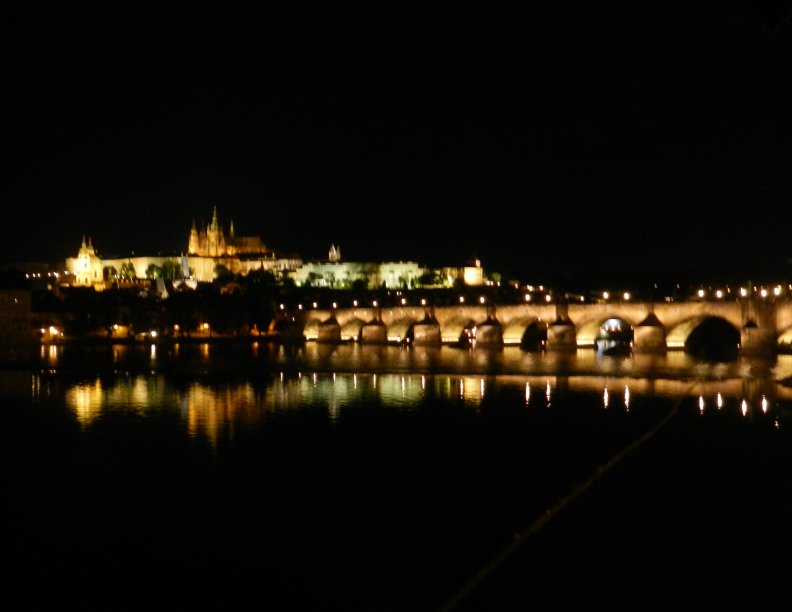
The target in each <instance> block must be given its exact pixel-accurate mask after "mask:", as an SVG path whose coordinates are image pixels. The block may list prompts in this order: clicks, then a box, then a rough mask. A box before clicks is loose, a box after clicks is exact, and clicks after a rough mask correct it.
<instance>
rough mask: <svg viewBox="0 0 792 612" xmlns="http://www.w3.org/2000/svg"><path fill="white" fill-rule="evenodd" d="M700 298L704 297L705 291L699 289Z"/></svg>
mask: <svg viewBox="0 0 792 612" xmlns="http://www.w3.org/2000/svg"><path fill="white" fill-rule="evenodd" d="M698 296H699V297H704V289H699V290H698Z"/></svg>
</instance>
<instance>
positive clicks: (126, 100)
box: [0, 1, 792, 282]
mask: <svg viewBox="0 0 792 612" xmlns="http://www.w3.org/2000/svg"><path fill="white" fill-rule="evenodd" d="M262 4H263V6H264V7H268V8H262V7H258V8H257V9H256V11H255V12H250V13H248V12H246V11H247V9H246V8H243V7H236V8H233V7H232V8H226V7H225V5H223V7H222V8H220V5H217V6H218V8H217V11H216V12H203V13H200V12H196V11H197V9H195V8H191V9H190V10H185V11H184V12H177V11H175V10H172V9H169V11H170V12H167V13H164V12H162V11H163V9H162V8H161V7H160V8H154V7H148V8H144V7H143V6H141V5H136V4H129V5H124V4H115V3H113V7H114V8H113V12H112V13H111V12H102V11H98V12H96V11H95V10H94V9H92V10H91V12H88V11H84V12H75V9H74V8H73V7H71V6H69V7H67V8H62V9H59V10H60V12H59V13H52V12H44V11H43V10H37V12H35V13H34V11H33V10H32V9H25V10H22V11H21V12H19V11H18V12H8V10H6V9H4V10H5V11H6V12H5V14H4V15H3V18H2V22H3V24H4V25H3V26H2V28H3V36H2V39H3V40H2V43H0V44H2V47H3V49H2V50H3V53H2V64H3V65H2V69H3V81H4V87H3V90H4V94H3V98H4V102H5V105H6V112H5V117H6V122H5V123H6V130H5V132H6V134H5V135H4V138H3V147H4V148H5V159H6V172H5V173H4V175H5V176H4V181H3V186H2V192H0V193H1V196H2V202H3V211H4V214H5V215H6V220H5V221H4V223H2V242H1V243H0V244H1V245H2V246H1V247H0V260H2V261H5V262H13V261H29V260H34V261H48V260H49V261H58V260H63V259H65V258H66V257H69V256H73V255H75V254H76V251H77V248H78V247H79V244H80V241H81V239H82V236H83V235H87V236H90V237H92V239H93V242H94V245H95V246H96V247H97V248H98V249H99V251H100V253H101V254H102V255H104V256H107V257H110V256H124V255H128V254H130V253H131V252H135V253H137V254H153V253H158V252H163V253H170V252H178V251H181V250H183V249H184V248H185V247H186V242H187V236H188V232H189V229H190V226H191V223H192V221H193V219H195V220H196V221H197V222H198V224H199V225H200V223H201V222H202V221H208V220H209V218H210V215H211V211H212V207H213V206H217V208H218V212H219V214H220V221H221V222H222V223H223V224H224V225H225V227H226V228H227V227H228V222H229V221H230V220H231V219H233V221H234V224H235V228H236V231H237V234H239V235H260V236H261V237H262V238H263V240H264V242H265V243H266V244H268V245H269V246H270V247H272V248H274V249H276V250H278V251H281V252H292V253H298V254H300V255H301V256H302V257H303V258H304V259H312V258H320V257H324V256H326V254H327V250H328V248H329V246H330V244H331V243H333V244H337V245H340V247H341V250H342V255H343V256H344V258H345V259H348V260H394V259H395V260H413V261H419V262H421V263H424V264H428V265H460V264H462V263H464V262H465V261H467V260H468V259H470V258H472V257H473V256H478V257H479V258H480V259H481V261H482V264H483V265H484V267H485V268H486V269H488V270H497V271H501V272H502V273H503V274H504V275H505V276H507V277H515V278H520V279H521V280H524V281H526V282H531V281H533V280H536V281H544V282H554V281H555V280H556V279H559V280H560V281H564V280H567V281H568V280H570V279H581V278H585V279H591V280H592V282H600V281H602V282H605V281H609V280H623V279H636V278H640V279H644V280H646V279H655V278H664V279H665V278H677V277H679V278H684V277H697V276H702V277H709V278H719V277H727V278H728V277H733V278H738V279H743V278H754V279H758V278H762V277H766V276H770V277H772V276H779V275H781V276H783V277H786V278H789V277H792V45H791V44H790V40H791V39H792V9H791V8H790V4H789V3H787V2H734V1H725V2H704V3H696V4H697V5H698V6H697V8H695V9H692V8H690V7H687V8H685V9H684V10H682V9H678V8H675V7H672V6H668V7H664V6H661V5H657V4H656V3H651V6H647V7H643V8H640V7H638V8H636V7H634V6H631V5H629V4H625V6H626V7H629V8H624V7H623V8H620V9H616V8H608V9H605V8H602V7H600V6H599V5H597V6H595V7H592V8H588V9H585V10H583V11H581V10H580V9H579V7H575V6H572V5H571V4H570V5H569V6H567V5H566V4H559V3H553V4H558V6H557V7H554V8H536V6H533V4H534V3H512V4H513V5H512V6H511V8H506V7H508V6H509V4H506V3H504V4H501V3H498V2H486V3H481V4H480V5H478V6H470V5H469V3H461V4H459V5H458V6H456V7H454V5H447V6H442V7H441V5H438V4H432V3H428V2H425V3H416V5H415V6H413V5H410V4H406V3H405V4H403V3H387V4H383V3H372V4H375V5H377V7H376V8H368V9H362V10H358V9H357V8H355V9H353V8H351V7H352V6H354V5H351V4H344V3H333V2H326V3H317V4H316V5H312V4H304V3H303V4H300V3H282V4H281V3H270V4H268V3H262ZM635 4H645V3H635ZM691 4H692V3H691ZM514 5H519V6H518V7H515V6H514ZM463 7H464V8H463Z"/></svg>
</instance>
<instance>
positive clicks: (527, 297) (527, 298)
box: [525, 293, 531, 302]
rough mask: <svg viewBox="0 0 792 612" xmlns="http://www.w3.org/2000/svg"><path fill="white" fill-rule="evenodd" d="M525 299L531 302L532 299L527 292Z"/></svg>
mask: <svg viewBox="0 0 792 612" xmlns="http://www.w3.org/2000/svg"><path fill="white" fill-rule="evenodd" d="M525 301H526V302H530V301H531V296H530V295H528V294H527V293H526V294H525Z"/></svg>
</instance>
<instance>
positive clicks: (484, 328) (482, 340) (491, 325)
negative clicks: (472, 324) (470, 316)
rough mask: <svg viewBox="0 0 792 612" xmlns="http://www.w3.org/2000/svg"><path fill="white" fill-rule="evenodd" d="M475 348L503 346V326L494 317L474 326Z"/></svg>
mask: <svg viewBox="0 0 792 612" xmlns="http://www.w3.org/2000/svg"><path fill="white" fill-rule="evenodd" d="M476 346H503V325H501V323H500V321H498V320H497V319H496V318H494V317H487V320H486V321H484V322H483V323H480V324H479V325H477V326H476Z"/></svg>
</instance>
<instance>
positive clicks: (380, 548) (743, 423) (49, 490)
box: [0, 342, 792, 610]
mask: <svg viewBox="0 0 792 612" xmlns="http://www.w3.org/2000/svg"><path fill="white" fill-rule="evenodd" d="M790 376H792V356H785V355H782V356H778V357H776V358H774V359H771V360H757V359H746V358H738V359H736V360H733V361H728V362H705V361H700V360H697V359H694V358H693V357H690V356H688V355H686V354H684V353H681V352H673V353H668V354H666V355H655V356H649V355H632V356H603V355H602V354H599V353H597V352H596V351H594V350H588V349H587V350H578V351H577V352H573V353H555V352H545V353H528V352H525V351H521V350H520V349H518V348H516V347H507V348H504V349H499V350H493V349H480V348H473V349H460V348H453V347H445V346H444V347H437V348H421V347H409V348H408V347H400V346H381V347H377V346H360V345H357V344H343V345H319V344H316V343H310V342H309V343H306V344H304V345H299V346H293V347H290V346H281V345H278V344H269V343H261V344H256V343H254V344H249V343H239V344H231V343H222V342H218V343H204V344H182V345H167V344H164V345H152V346H145V345H135V346H127V345H115V346H93V345H83V346H78V345H61V346H57V345H55V346H46V347H42V349H41V353H40V355H39V356H38V359H37V363H35V364H34V365H32V366H30V367H24V368H21V367H19V368H13V367H9V368H6V369H5V370H2V371H0V389H2V394H3V416H2V425H3V428H2V433H3V449H4V450H3V468H2V475H3V482H2V485H3V489H4V492H5V494H6V503H5V505H6V509H7V520H6V521H5V529H4V541H5V542H6V546H5V551H6V558H8V559H11V560H12V561H13V563H12V568H13V569H12V570H11V571H10V572H9V573H7V577H10V578H11V580H10V581H9V582H10V583H11V584H15V585H28V583H32V584H34V585H38V586H39V588H36V587H35V586H34V587H33V588H29V587H27V586H26V588H25V590H24V593H25V596H26V597H27V598H28V599H29V600H30V601H29V603H31V604H33V603H35V602H36V601H37V600H42V601H43V600H44V599H46V598H48V597H53V593H52V592H51V591H50V590H49V589H46V588H41V585H44V584H55V583H62V584H66V585H68V587H67V588H68V589H69V591H68V593H70V594H71V596H73V597H76V596H77V594H78V593H79V597H80V598H81V599H80V601H89V600H92V599H95V600H96V601H97V602H103V601H125V602H132V601H136V602H137V601H140V602H146V601H148V600H150V598H151V597H157V598H158V601H159V602H162V603H164V602H168V603H170V604H173V605H180V606H186V605H193V604H204V603H208V602H210V601H213V602H217V603H219V604H222V605H226V606H233V607H236V606H234V604H238V605H239V606H241V605H246V604H247V602H251V601H253V602H255V605H256V606H257V607H261V608H263V609H276V610H292V609H293V610H306V609H308V610H317V609H328V610H330V609H332V610H435V609H436V610H440V609H451V608H452V607H458V608H460V609H463V608H467V609H479V608H480V609H506V608H509V607H510V606H511V605H512V604H513V605H514V609H523V608H522V607H521V605H519V606H518V603H517V602H520V604H525V605H526V606H527V605H529V604H530V603H531V602H533V603H536V602H537V599H536V597H538V594H539V593H540V591H541V589H542V588H546V587H547V585H548V584H551V583H552V582H553V581H554V580H559V576H561V575H564V576H567V578H566V579H567V580H568V579H569V578H568V574H567V573H565V572H570V571H572V568H576V569H575V571H577V572H578V573H580V572H581V571H582V567H585V568H587V569H586V571H585V573H586V575H589V576H590V577H592V580H593V576H596V577H597V581H598V583H601V582H602V581H603V580H605V578H604V577H603V576H601V575H600V574H599V573H597V572H593V573H592V570H591V568H593V567H600V568H602V567H603V564H604V565H605V566H608V567H612V565H611V563H610V562H609V563H604V559H606V558H607V554H608V551H612V550H614V549H616V548H618V547H625V546H628V545H629V544H631V543H633V542H634V541H635V538H637V537H641V538H645V539H646V541H647V544H646V546H645V549H646V550H647V551H648V550H649V543H651V545H652V547H653V548H652V550H654V551H657V550H661V551H664V552H665V553H668V552H669V550H668V549H666V548H664V546H665V545H666V544H667V543H668V542H671V541H674V539H675V538H677V539H678V540H680V541H687V540H689V538H690V533H689V531H688V529H689V528H690V525H688V524H687V522H686V521H687V519H686V518H685V517H694V519H695V521H694V522H695V527H694V528H693V532H694V533H696V534H698V535H699V536H701V537H702V538H703V539H704V541H705V542H706V546H709V547H711V549H712V550H716V549H717V550H720V548H718V547H717V544H718V543H721V542H722V541H723V540H725V539H734V538H735V537H736V538H738V541H740V542H741V543H742V544H744V545H745V546H746V547H747V546H749V543H753V544H752V545H753V549H752V550H753V561H752V563H758V562H760V561H759V559H760V558H761V557H762V553H763V551H764V550H765V549H763V548H762V543H763V542H765V541H766V540H767V539H768V538H770V537H772V538H775V540H774V541H775V545H780V544H779V543H784V544H786V543H789V542H790V527H789V522H788V516H789V515H788V511H792V502H791V501H790V499H789V496H788V495H787V493H788V490H789V488H790V483H792V479H790V474H792V468H787V465H790V464H789V460H790V459H792V452H791V451H790V449H792V444H791V443H790V442H792V388H790V387H789V386H788V385H786V384H782V383H781V382H780V381H785V380H789V377H790ZM702 483H706V484H705V485H704V486H702ZM710 489H711V490H710ZM675 496H676V497H675ZM746 497H750V498H751V499H752V500H753V502H752V504H753V505H746ZM586 504H595V505H588V506H587V505H586ZM596 504H599V505H596ZM613 508H620V509H621V510H622V511H627V509H629V517H628V519H626V520H621V519H620V520H618V521H614V518H613V514H614V513H613V511H612V509H613ZM660 508H662V511H663V512H665V513H666V515H664V516H663V518H662V520H660V519H659V512H660ZM669 508H670V509H669ZM685 509H687V510H685ZM754 510H755V511H756V513H757V516H756V517H754V518H755V519H756V521H753V520H748V519H747V517H746V512H749V513H751V512H753V511H754ZM688 511H689V512H690V514H687V512H688ZM542 517H547V519H548V520H547V521H546V522H545V523H543V522H542ZM590 517H597V518H598V520H599V525H598V527H597V528H596V529H594V528H593V527H591V526H590V525H589V524H588V522H587V521H588V520H589V518H590ZM669 517H671V518H669ZM757 521H758V524H760V525H761V529H759V528H758V527H757V526H756V525H757ZM659 524H661V525H663V526H664V527H663V528H659V527H658V525H659ZM615 525H618V526H619V529H618V530H617V529H616V527H615ZM622 527H625V528H626V529H625V530H622ZM537 534H538V535H537ZM546 534H547V535H546ZM603 534H608V535H607V537H606V536H605V535H603ZM769 534H772V535H769ZM515 538H516V539H517V540H519V541H520V542H521V544H520V547H519V551H518V550H515V549H514V547H513V544H514V542H515ZM543 538H544V539H543ZM713 546H715V548H712V547H713ZM510 547H512V549H511V552H510V553H509V554H508V555H504V554H503V553H504V551H505V550H509V549H510ZM773 550H775V548H774V549H773ZM526 551H528V552H526ZM595 551H596V553H595ZM639 552H640V551H639ZM645 552H646V551H645ZM529 554H532V555H534V556H533V557H532V558H529V557H528V556H526V555H529ZM657 554H659V553H657ZM719 554H721V557H720V559H721V561H723V560H724V557H723V556H722V555H723V551H721V552H720V553H719ZM537 555H538V557H537ZM499 556H500V559H501V560H500V561H498V562H497V563H495V562H493V560H494V559H498V558H499ZM649 556H650V558H654V553H653V554H650V555H649ZM686 557H687V558H688V559H693V558H695V559H699V557H696V556H695V555H692V554H687V555H686ZM639 558H641V555H640V554H638V555H637V556H636V559H639ZM505 559H508V561H505ZM573 560H574V561H573ZM655 561H656V558H655ZM714 561H716V560H713V562H714ZM698 562H699V561H696V563H698ZM584 563H585V566H583V565H581V564H584ZM690 563H691V564H693V566H694V568H695V567H697V565H696V563H693V562H692V561H690ZM701 563H705V561H701ZM558 564H561V566H562V567H564V568H566V570H565V571H562V570H561V569H558ZM613 567H615V566H613ZM620 567H621V570H620V571H622V572H626V571H628V570H629V568H631V567H634V564H633V563H632V562H630V563H627V564H622V565H621V566H620ZM550 568H557V570H553V571H551V570H550ZM688 569H690V568H688ZM732 569H733V570H734V568H732ZM735 571H736V570H735ZM477 576H478V577H479V578H481V580H477V579H476V577H477ZM484 576H485V577H484ZM635 578H636V577H635V576H633V579H635ZM592 584H593V583H592ZM589 586H590V587H591V585H589ZM562 592H564V591H562ZM570 592H574V589H573V590H572V591H567V594H569V593H570ZM60 596H61V595H59V596H58V597H60ZM108 598H109V599H108ZM118 598H121V599H120V600H119V599H118ZM67 599H68V597H67Z"/></svg>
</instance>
